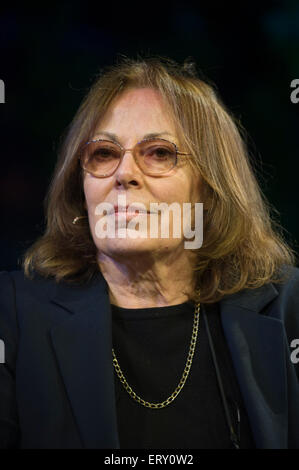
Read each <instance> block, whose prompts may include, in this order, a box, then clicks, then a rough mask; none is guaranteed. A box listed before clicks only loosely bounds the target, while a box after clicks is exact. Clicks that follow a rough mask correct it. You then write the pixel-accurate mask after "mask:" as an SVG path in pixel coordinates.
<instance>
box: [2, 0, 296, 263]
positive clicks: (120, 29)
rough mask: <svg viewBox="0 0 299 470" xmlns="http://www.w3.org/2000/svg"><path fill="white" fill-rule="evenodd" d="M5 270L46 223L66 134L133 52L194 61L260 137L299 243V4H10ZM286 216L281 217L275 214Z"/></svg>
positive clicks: (254, 142) (6, 17) (277, 200)
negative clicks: (99, 85) (296, 97)
mask: <svg viewBox="0 0 299 470" xmlns="http://www.w3.org/2000/svg"><path fill="white" fill-rule="evenodd" d="M0 49H1V50H0V53H1V59H0V78H1V79H3V80H4V82H5V86H6V103H5V104H0V137H1V140H0V142H1V147H0V149H1V171H0V188H1V202H2V206H3V207H2V209H1V219H0V220H1V235H0V237H1V243H0V250H1V253H0V260H1V265H0V269H15V268H16V267H17V266H18V258H19V256H20V255H21V254H22V252H23V251H24V249H25V248H26V247H28V246H29V245H30V244H31V243H32V242H33V241H34V240H35V239H36V237H37V236H38V235H39V234H41V233H42V231H43V228H44V222H43V216H44V208H43V200H44V197H45V194H46V191H47V187H48V185H49V182H50V180H51V176H52V172H53V169H54V165H55V160H56V152H57V148H58V145H59V139H60V136H61V135H62V133H63V131H64V130H65V128H66V127H67V125H68V124H69V122H70V121H71V119H72V117H73V115H74V113H75V112H76V110H77V108H78V106H79V104H80V102H81V100H82V98H83V96H84V95H85V93H86V92H87V90H88V88H89V86H90V85H91V83H92V82H93V80H94V78H95V77H96V74H97V73H98V72H99V70H100V68H101V67H102V66H105V65H109V64H112V63H114V62H115V60H117V58H118V57H120V56H121V55H127V56H129V57H133V58H137V54H140V55H160V56H167V57H170V58H172V59H174V60H176V61H179V62H182V61H183V60H184V59H186V58H187V57H190V56H191V57H192V58H193V59H194V60H195V61H196V63H197V66H198V69H199V70H200V72H201V74H202V76H203V77H208V78H209V79H210V80H211V81H212V82H213V83H214V84H215V85H216V87H217V88H218V90H219V92H220V95H221V96H222V98H223V101H224V102H225V104H226V105H227V106H228V107H229V108H230V109H231V110H232V112H233V113H234V114H235V116H236V117H237V118H239V119H241V122H242V124H243V126H244V127H245V128H246V129H247V131H248V133H249V147H250V152H251V154H252V155H253V156H254V158H255V160H256V166H257V168H258V170H259V181H260V185H261V187H262V189H263V191H264V193H265V194H266V196H267V198H268V199H269V201H270V203H271V205H273V207H275V208H276V209H277V211H278V213H276V218H277V219H278V220H280V222H281V224H282V226H283V227H284V228H285V230H286V231H285V237H286V239H287V241H288V242H289V243H291V244H292V246H293V247H294V248H295V249H296V250H297V251H298V238H299V221H298V205H299V197H298V170H299V163H298V143H299V103H298V104H297V105H296V104H293V103H292V102H291V100H290V93H291V91H292V89H291V88H290V83H291V81H292V80H293V79H294V78H299V1H298V0H297V1H288V0H285V1H283V2H282V1H281V2H279V1H276V2H274V1H272V2H270V1H264V2H263V1H262V2H247V3H246V2H242V3H240V5H239V6H236V5H234V6H232V4H228V3H227V2H223V5H221V4H220V2H219V4H218V2H217V3H216V2H209V3H208V6H207V2H206V1H205V2H196V3H192V2H177V1H173V2H172V3H171V4H166V3H162V2H160V3H155V2H142V3H140V7H139V8H137V7H136V6H135V7H134V8H133V7H132V6H131V4H130V3H128V2H126V3H123V4H121V5H120V4H118V3H114V2H110V3H108V5H107V2H106V3H105V4H104V3H100V2H97V3H91V2H88V1H85V2H79V1H73V2H70V3H68V2H61V3H59V4H58V3H57V4H54V3H51V4H48V3H47V4H45V5H41V6H40V7H36V6H33V4H32V5H31V4H30V2H26V3H24V4H23V5H22V6H19V7H16V6H15V4H13V3H12V4H11V6H10V5H9V3H8V2H6V5H4V6H1V14H0ZM274 215H275V213H274Z"/></svg>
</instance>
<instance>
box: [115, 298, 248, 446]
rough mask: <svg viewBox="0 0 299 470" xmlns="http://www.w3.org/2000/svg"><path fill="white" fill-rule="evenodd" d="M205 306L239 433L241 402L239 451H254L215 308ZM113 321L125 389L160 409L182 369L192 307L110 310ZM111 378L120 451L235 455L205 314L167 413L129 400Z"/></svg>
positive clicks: (224, 384) (190, 303)
mask: <svg viewBox="0 0 299 470" xmlns="http://www.w3.org/2000/svg"><path fill="white" fill-rule="evenodd" d="M207 307H209V310H208V313H207V314H208V321H209V328H210V333H211V336H212V339H213V343H214V348H215V353H216V357H217V361H218V366H219V369H220V373H221V378H222V381H223V387H224V390H225V395H226V398H227V402H228V407H229V410H230V413H231V416H232V421H233V426H234V427H235V429H236V428H237V412H236V405H235V403H237V404H238V407H239V409H240V437H241V439H240V448H247V449H248V448H251V449H252V448H255V443H254V439H253V436H252V432H251V429H250V425H249V422H248V416H247V413H246V410H245V407H244V403H243V400H242V396H241V393H240V389H239V385H238V382H237V379H236V376H235V372H234V368H233V363H232V359H231V355H230V352H229V349H228V346H227V343H226V340H225V336H224V332H223V328H222V324H221V318H220V314H219V310H218V305H217V304H214V305H213V307H212V308H211V306H207ZM203 308H205V307H204V306H202V309H203ZM205 311H206V312H207V310H205ZM112 319H113V321H112V335H113V348H114V352H115V355H116V358H117V360H118V363H119V366H120V368H121V369H122V372H123V374H124V376H125V378H126V380H127V382H128V384H129V385H130V386H131V387H132V389H133V391H134V392H135V393H136V394H137V395H139V396H140V397H141V398H142V399H143V400H145V401H148V402H151V403H160V402H163V401H164V400H166V399H167V398H168V397H169V396H170V395H171V394H172V393H173V392H174V390H175V389H176V387H177V385H178V383H179V381H180V379H181V376H182V373H183V371H184V368H185V364H186V360H187V356H188V352H189V347H190V341H191V335H192V327H193V320H194V304H193V303H192V302H185V303H183V304H180V305H174V306H168V307H156V308H142V309H139V308H138V309H126V308H121V307H117V306H115V305H112ZM114 377H115V387H116V407H117V421H118V432H119V440H120V448H123V449H129V448H130V449H187V448H188V449H228V448H233V445H232V442H231V440H230V433H229V429H228V425H227V421H226V419H225V411H224V406H223V402H222V399H221V395H220V388H219V385H218V382H217V376H216V371H215V367H214V363H213V360H212V354H211V350H210V346H209V342H208V337H207V331H206V327H205V322H204V321H203V317H202V314H200V317H199V330H198V336H197V342H196V348H195V352H194V357H193V362H192V365H191V369H190V373H189V376H188V378H187V380H186V383H185V385H184V387H183V389H182V390H181V391H180V393H179V394H178V395H177V397H176V398H175V399H174V401H173V402H172V403H170V404H169V405H167V406H166V407H165V408H162V409H150V408H146V407H145V406H143V405H141V404H140V403H137V402H136V401H134V400H133V398H131V397H130V395H129V394H128V392H127V391H126V390H125V389H124V387H123V385H122V384H121V382H120V379H119V377H118V376H117V374H116V371H114Z"/></svg>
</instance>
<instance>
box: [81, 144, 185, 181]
mask: <svg viewBox="0 0 299 470" xmlns="http://www.w3.org/2000/svg"><path fill="white" fill-rule="evenodd" d="M155 140H163V141H164V142H167V143H169V144H172V145H173V146H174V148H175V163H174V165H173V166H172V167H171V168H169V169H168V170H166V171H165V172H163V173H156V174H150V173H146V172H145V171H143V169H142V168H141V167H140V165H139V163H138V161H137V160H136V158H135V155H134V150H135V148H136V147H137V145H140V144H141V143H142V142H152V141H155ZM92 142H110V143H112V144H115V145H117V146H118V147H119V148H120V149H121V151H122V155H121V157H120V159H119V162H118V164H117V166H116V168H115V169H114V170H113V171H112V173H110V174H105V175H104V176H98V175H95V174H94V173H92V172H91V171H89V170H87V169H86V168H85V167H84V166H83V163H82V156H83V151H84V148H85V147H86V146H87V145H89V144H90V143H92ZM126 152H132V156H133V158H134V161H135V163H136V164H137V166H138V168H140V170H141V171H142V172H143V173H144V174H145V175H147V176H159V175H164V174H165V173H168V172H169V171H170V170H172V169H173V168H175V167H176V165H177V162H178V155H185V156H186V155H191V153H188V152H180V151H179V150H178V147H177V145H176V144H175V143H174V142H171V141H170V140H167V139H162V138H160V137H149V138H147V139H142V140H140V141H139V142H137V143H136V144H135V145H134V147H132V148H130V149H125V148H124V147H123V146H122V145H121V144H120V143H119V142H116V141H115V140H109V139H93V140H89V141H88V142H86V144H85V145H84V147H83V148H82V150H81V152H80V155H79V160H80V164H81V168H82V169H83V170H84V171H86V172H87V173H90V174H91V175H93V176H94V177H95V178H108V177H109V176H112V175H113V174H114V173H115V172H116V170H117V169H118V167H119V166H120V164H121V162H122V160H123V158H124V156H125V154H126Z"/></svg>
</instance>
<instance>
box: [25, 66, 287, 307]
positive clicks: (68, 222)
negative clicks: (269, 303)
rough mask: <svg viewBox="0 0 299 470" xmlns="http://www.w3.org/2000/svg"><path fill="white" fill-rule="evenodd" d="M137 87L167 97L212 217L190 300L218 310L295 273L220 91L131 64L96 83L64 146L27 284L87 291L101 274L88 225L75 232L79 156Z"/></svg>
mask: <svg viewBox="0 0 299 470" xmlns="http://www.w3.org/2000/svg"><path fill="white" fill-rule="evenodd" d="M140 87H151V88H153V89H155V90H158V91H159V92H160V93H161V95H162V98H163V99H164V101H165V105H166V106H167V107H168V109H169V111H170V113H171V116H172V117H173V118H174V122H175V125H176V128H177V132H178V135H179V139H180V141H181V143H182V144H183V146H184V147H185V149H187V151H188V152H190V153H191V154H192V158H191V164H192V165H193V166H194V168H195V171H198V172H199V173H200V175H201V176H202V179H203V182H204V185H203V188H204V201H205V202H208V204H206V205H205V204H204V207H205V206H206V207H208V208H207V209H206V210H205V211H204V226H203V233H204V239H203V244H202V246H201V247H200V248H199V249H198V256H197V265H196V268H195V276H196V290H195V292H194V293H193V295H192V296H191V299H192V300H194V301H201V302H207V303H209V302H215V301H218V300H220V299H221V298H222V297H223V296H225V295H230V294H233V293H235V292H238V291H240V290H242V289H244V288H256V287H259V286H261V285H263V284H265V283H267V282H282V281H283V277H281V273H282V271H283V270H281V269H280V268H281V267H282V266H283V265H294V264H295V253H294V251H293V250H292V249H291V248H290V247H289V246H288V245H287V243H286V242H285V241H284V239H283V235H282V227H281V226H280V225H279V224H278V222H277V221H275V220H274V219H273V218H272V216H271V207H270V205H269V203H268V202H267V201H266V199H265V197H264V195H263V194H262V192H261V190H260V188H259V185H258V182H257V179H256V176H255V172H254V169H253V167H252V166H251V162H250V158H249V154H248V151H247V148H246V139H245V137H244V136H245V134H244V129H243V128H242V126H241V125H240V123H239V122H237V120H235V118H234V117H233V116H232V115H231V114H230V112H228V110H227V109H226V107H225V106H224V104H223V103H222V102H221V100H220V98H219V97H218V96H217V93H216V92H215V87H214V86H211V85H210V84H208V83H207V82H206V80H202V79H200V78H199V77H198V76H197V74H196V73H195V72H194V69H193V70H190V67H189V66H188V65H187V66H186V65H183V66H180V65H178V64H176V63H175V62H173V61H172V60H169V59H165V58H148V59H137V60H133V59H128V58H125V59H122V60H121V61H120V63H118V64H116V65H114V66H111V67H107V68H106V69H104V70H102V73H101V74H100V75H99V76H98V77H97V79H96V81H95V83H94V84H93V85H92V87H91V88H90V91H89V93H88V94H87V96H86V97H85V98H84V100H83V102H82V104H81V106H80V107H79V109H78V111H77V113H76V115H75V117H74V119H73V121H72V122H71V124H70V125H69V128H68V129H67V133H66V135H65V138H64V140H63V143H62V145H61V148H60V152H59V159H58V162H57V166H56V169H55V173H54V177H53V179H52V182H51V185H50V187H49V190H48V193H47V197H46V199H45V207H46V229H45V233H44V234H43V235H42V236H41V237H40V238H39V239H38V240H37V241H36V242H35V243H34V244H33V245H32V246H31V247H30V248H29V249H28V250H27V252H26V253H25V254H24V257H23V260H22V261H23V269H24V272H25V275H26V276H28V277H32V275H33V273H34V271H35V272H37V273H39V274H40V275H42V276H45V277H54V278H55V280H56V281H57V282H60V281H62V280H64V281H67V282H71V283H77V282H78V283H85V282H88V281H89V280H90V279H91V278H92V277H93V276H94V275H95V273H96V272H97V271H99V266H98V263H97V250H96V246H95V243H94V241H93V239H92V236H91V232H90V228H89V224H88V222H87V221H88V219H87V218H86V219H82V220H83V222H80V223H79V224H76V225H74V224H73V219H74V218H75V217H77V216H81V215H87V211H86V208H85V205H84V201H85V199H84V192H83V179H82V169H81V167H80V164H79V158H78V156H79V154H80V151H81V149H82V145H83V144H84V143H85V142H87V141H88V140H89V139H90V138H91V137H92V135H93V133H94V131H95V128H96V126H97V124H98V123H99V121H100V119H101V117H102V116H103V115H104V114H105V112H106V110H107V108H108V107H109V105H110V104H111V102H112V100H113V99H114V98H116V97H117V96H118V95H119V94H120V93H122V92H123V91H124V90H125V89H127V88H140ZM199 202H201V201H199ZM84 221H85V222H84ZM279 273H280V274H279Z"/></svg>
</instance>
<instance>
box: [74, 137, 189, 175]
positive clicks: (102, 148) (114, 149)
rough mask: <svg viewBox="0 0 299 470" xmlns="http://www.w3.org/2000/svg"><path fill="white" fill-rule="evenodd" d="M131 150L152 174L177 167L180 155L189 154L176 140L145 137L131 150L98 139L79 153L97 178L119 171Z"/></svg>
mask: <svg viewBox="0 0 299 470" xmlns="http://www.w3.org/2000/svg"><path fill="white" fill-rule="evenodd" d="M128 151H130V152H132V154H133V157H134V160H135V162H136V163H137V165H138V166H139V168H140V169H141V170H142V172H143V173H144V174H146V175H150V176H158V175H162V174H164V173H167V172H168V171H170V170H171V169H172V168H174V167H175V166H176V164H177V159H178V158H177V157H178V155H190V154H189V153H186V152H179V151H178V149H177V146H176V145H175V144H174V143H173V142H169V141H168V140H165V139H156V138H151V139H144V140H142V141H140V142H138V143H137V144H136V145H135V146H134V147H133V148H132V149H125V148H123V147H122V146H121V145H120V144H119V143H118V142H113V141H110V140H103V139H96V140H90V141H89V142H87V143H86V144H85V146H84V147H83V150H82V152H81V155H80V163H81V166H82V168H83V169H84V170H85V171H87V172H88V173H90V174H92V175H93V176H95V177H96V178H106V177H108V176H111V175H112V174H113V173H114V172H115V171H116V170H117V168H118V167H119V165H120V163H121V161H122V159H123V156H124V155H125V153H126V152H128Z"/></svg>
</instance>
